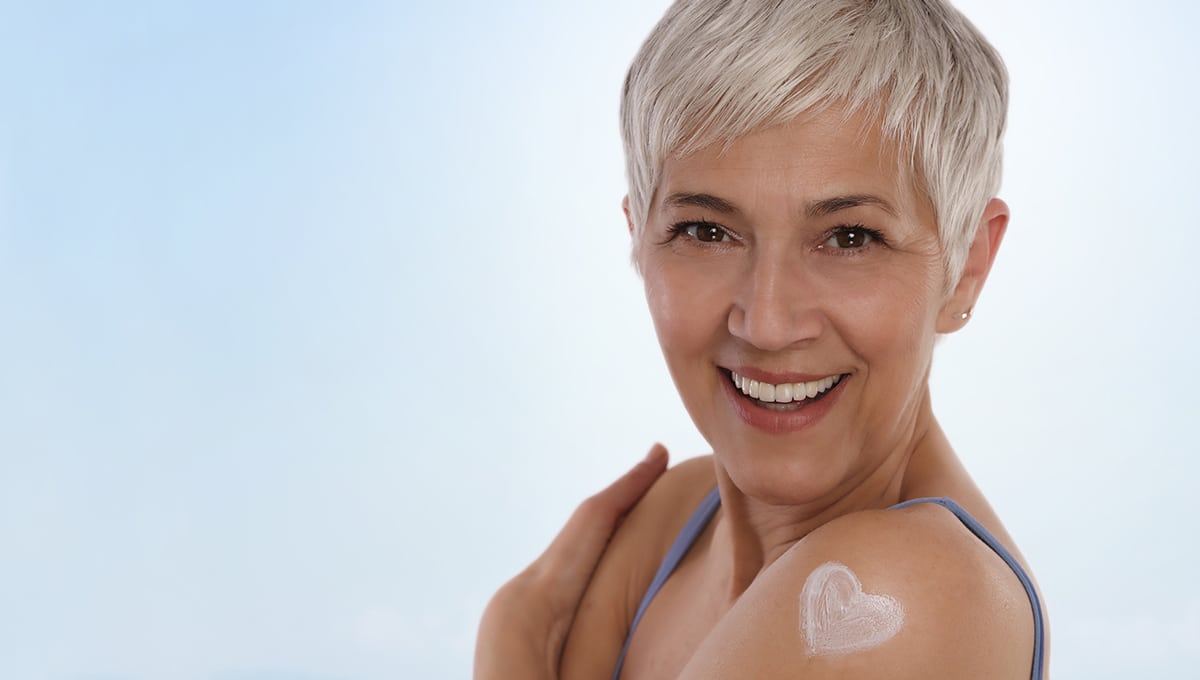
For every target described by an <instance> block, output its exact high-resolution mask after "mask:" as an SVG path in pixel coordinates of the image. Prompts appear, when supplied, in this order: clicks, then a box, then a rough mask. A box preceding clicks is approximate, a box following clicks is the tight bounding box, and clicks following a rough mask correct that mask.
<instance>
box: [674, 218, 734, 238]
mask: <svg viewBox="0 0 1200 680" xmlns="http://www.w3.org/2000/svg"><path fill="white" fill-rule="evenodd" d="M675 232H676V233H680V232H682V233H684V234H687V235H688V236H690V237H692V238H693V239H695V240H697V241H700V242H701V243H720V242H722V241H727V240H729V238H730V236H729V232H728V231H725V228H724V227H721V226H720V225H716V224H713V223H712V222H691V223H686V224H678V225H675Z"/></svg>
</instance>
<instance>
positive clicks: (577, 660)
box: [560, 110, 1033, 680]
mask: <svg viewBox="0 0 1200 680" xmlns="http://www.w3.org/2000/svg"><path fill="white" fill-rule="evenodd" d="M701 195H703V196H706V197H713V198H716V199H719V200H716V201H714V200H711V199H710V198H704V199H696V198H695V197H696V196H701ZM847 196H855V197H859V199H860V200H857V201H838V202H835V203H830V199H834V198H838V197H847ZM681 197H685V198H681ZM686 197H691V198H686ZM862 197H871V200H861V199H862ZM822 202H824V203H822ZM820 205H824V206H825V207H826V208H830V207H831V206H832V208H833V209H827V210H824V211H821V210H814V209H813V208H814V206H820ZM627 216H628V211H627ZM1007 222H1008V209H1007V206H1005V205H1004V203H1003V202H1001V201H999V200H995V199H993V200H992V201H991V202H989V203H988V205H987V207H986V208H985V210H984V212H983V214H982V215H981V217H980V221H979V227H978V231H977V235H976V237H975V239H974V241H973V243H972V245H971V249H970V253H969V255H968V261H967V265H966V268H965V270H964V272H963V275H962V277H961V279H960V280H959V281H958V282H956V285H954V286H950V285H948V282H947V281H946V280H945V278H944V271H943V269H942V258H941V250H940V244H939V241H938V237H937V231H936V226H935V220H934V214H933V209H932V207H931V206H930V205H929V203H928V201H927V200H926V199H925V198H924V197H923V196H922V195H921V194H920V193H919V192H918V191H916V190H915V189H914V188H913V187H912V186H911V185H910V184H908V183H906V182H904V181H902V180H901V175H900V173H899V172H897V162H896V158H895V156H894V154H893V153H892V151H891V148H890V146H889V145H888V144H886V143H884V141H883V140H882V139H881V138H880V136H879V135H878V132H877V129H876V126H874V125H873V124H872V123H871V121H868V120H863V119H861V118H853V117H851V118H850V119H849V120H846V119H845V117H844V116H842V113H841V112H840V111H837V110H830V111H826V112H824V113H822V114H818V115H815V116H813V117H811V118H809V119H805V120H799V121H795V122H793V123H790V124H788V125H784V126H779V127H775V128H770V129H766V130H762V131H759V132H757V133H754V134H751V135H748V136H746V137H744V138H741V139H738V140H735V141H734V142H733V143H731V144H730V145H728V146H727V147H725V148H708V149H703V150H701V151H699V152H698V153H696V154H693V155H691V156H688V157H686V158H672V159H669V160H668V161H667V163H666V164H665V165H664V168H663V174H662V183H661V184H660V186H659V187H658V189H657V191H656V194H655V198H654V201H653V202H652V206H651V210H650V214H649V218H648V221H647V223H646V224H645V225H643V228H641V229H638V230H635V229H634V228H633V225H632V224H631V225H630V231H631V233H636V234H637V235H636V237H635V238H637V243H636V252H637V258H638V264H639V268H640V270H641V272H642V273H643V276H644V279H645V288H646V297H647V301H648V303H649V306H650V311H651V315H652V317H653V320H654V324H655V329H656V331H657V333H658V338H659V341H660V344H661V345H662V349H663V354H664V357H665V358H666V361H667V365H668V368H669V369H670V372H671V375H672V377H673V379H674V381H675V384H676V386H677V388H678V390H679V393H680V395H681V397H682V399H683V402H684V404H685V406H686V407H687V409H688V412H689V413H690V415H691V416H692V419H693V421H694V422H695V423H696V425H697V427H698V428H699V429H700V431H701V432H702V433H703V435H704V436H705V438H706V439H707V440H708V441H709V442H710V443H711V444H712V446H713V450H714V453H713V455H712V456H711V457H704V458H701V459H695V460H690V461H687V462H686V463H685V464H683V465H680V466H678V467H676V468H674V469H672V470H670V471H668V472H667V474H666V475H664V477H663V478H662V479H661V480H660V481H659V482H658V483H657V484H656V485H655V487H654V488H653V489H651V490H650V492H649V493H648V494H647V495H646V497H645V498H644V499H643V501H642V503H641V504H639V506H638V507H637V508H635V509H634V510H633V512H632V513H631V514H630V515H629V517H628V519H627V521H626V523H625V524H624V525H623V526H622V528H621V530H619V531H618V532H617V533H616V535H615V536H614V538H613V541H612V543H611V544H610V546H609V548H608V550H607V551H606V552H605V553H604V556H603V558H602V559H601V561H600V564H599V565H598V567H597V569H596V571H595V574H594V576H593V577H592V579H591V582H590V583H589V585H588V588H587V591H586V592H585V594H584V596H583V600H582V603H581V605H580V608H579V610H578V611H579V614H578V616H577V617H576V619H575V622H574V624H573V626H572V629H571V632H570V634H569V636H568V639H567V642H566V645H565V647H564V654H563V656H562V659H561V664H560V671H561V677H562V678H570V679H574V678H608V677H611V674H612V671H613V668H614V666H615V663H616V656H617V654H618V652H619V650H620V646H621V644H622V642H623V640H624V636H625V634H626V632H627V631H628V629H629V624H630V621H631V620H632V618H633V612H634V611H635V610H636V607H637V604H638V601H639V600H640V598H641V596H642V593H643V592H644V591H645V588H646V587H647V585H648V584H649V581H650V579H651V578H652V576H653V572H654V570H655V569H656V568H657V566H658V563H659V562H660V560H661V559H662V556H663V555H664V554H665V552H666V550H667V547H668V546H669V544H670V542H671V541H672V540H673V538H674V536H675V535H676V533H677V532H678V531H679V529H680V527H681V526H682V525H683V523H684V522H685V521H686V519H687V517H688V516H689V515H690V514H691V512H692V510H693V509H694V508H695V507H696V504H697V503H698V502H699V500H700V499H701V498H702V497H703V495H704V494H705V493H706V492H707V491H708V490H709V489H711V488H712V486H713V485H716V486H717V487H719V489H720V493H721V497H722V506H721V508H720V510H718V512H717V514H716V516H715V517H714V519H713V521H711V522H710V523H709V525H708V526H707V528H706V530H705V532H704V533H703V534H702V535H701V536H700V538H699V539H698V540H697V541H696V543H695V544H694V545H693V548H692V550H691V551H690V552H689V553H688V555H687V557H686V558H685V559H684V561H683V562H682V563H681V565H680V566H679V568H678V569H677V570H676V572H675V573H674V574H673V575H672V577H671V578H670V579H669V580H668V581H667V583H666V585H665V586H664V588H663V589H662V590H661V591H660V593H659V595H658V596H657V597H656V598H655V600H654V602H653V604H652V605H651V607H650V609H649V610H648V612H647V614H646V616H645V618H644V619H643V620H642V623H641V624H640V626H639V628H638V631H637V634H636V635H635V636H634V638H633V641H632V644H631V646H630V650H629V655H628V657H627V660H626V665H625V670H624V672H623V675H622V677H623V678H626V679H629V678H633V679H637V678H673V677H677V678H741V677H756V678H776V677H778V678H785V677H786V678H795V677H805V678H818V679H819V678H834V677H838V678H842V677H847V678H860V679H863V680H865V679H868V678H907V677H912V678H917V677H920V678H937V677H972V678H997V679H999V678H1027V677H1029V670H1030V661H1031V654H1032V643H1033V640H1032V638H1033V626H1032V614H1031V612H1030V605H1029V602H1028V599H1027V598H1026V596H1025V593H1024V591H1023V589H1022V588H1021V586H1020V584H1019V582H1018V580H1017V578H1016V577H1015V575H1014V574H1013V573H1012V572H1011V570H1009V569H1008V568H1007V567H1006V566H1005V565H1004V564H1003V562H1002V561H1001V560H1000V558H999V557H998V556H996V555H995V554H994V553H993V552H992V551H991V550H990V549H989V548H987V547H986V546H985V545H984V544H983V543H982V542H980V541H979V540H978V539H976V538H975V537H973V536H972V535H970V533H969V532H968V531H967V530H966V529H965V528H964V527H963V526H962V525H961V523H959V521H958V520H957V519H956V518H955V517H953V516H952V515H951V514H950V513H948V512H946V511H945V510H943V509H940V508H936V507H932V506H915V507H912V508H907V509H904V510H899V511H891V510H885V508H887V507H889V506H891V505H893V504H896V503H898V502H901V501H904V500H908V499H912V498H917V497H923V496H949V497H951V498H954V499H955V500H956V501H958V502H959V503H960V504H961V505H962V506H964V507H965V508H966V509H967V510H968V511H969V512H971V513H972V514H973V515H974V516H975V517H976V518H978V519H979V520H980V521H981V522H982V523H983V524H984V525H985V526H987V527H988V529H989V530H990V531H992V532H993V533H994V534H995V535H996V536H997V538H998V539H999V540H1000V541H1001V542H1002V543H1004V544H1005V545H1006V546H1007V547H1008V548H1009V549H1010V550H1011V551H1013V552H1014V554H1016V555H1017V556H1018V559H1020V555H1019V553H1018V552H1017V551H1016V548H1015V545H1014V544H1013V541H1012V539H1011V538H1010V537H1009V536H1008V534H1007V533H1006V532H1005V531H1004V528H1003V526H1002V525H1001V524H1000V522H999V520H998V519H997V518H996V516H995V514H994V513H993V512H992V510H991V508H990V507H989V506H988V505H987V502H986V500H985V499H984V498H983V496H982V495H981V494H980V492H979V491H978V489H977V488H976V487H975V485H974V484H973V483H972V481H971V480H970V477H969V476H968V475H967V473H966V471H965V470H964V469H963V468H962V466H961V464H960V463H959V461H958V459H957V457H956V456H955V454H954V452H953V450H952V449H951V447H950V445H949V443H948V442H947V441H946V439H945V437H944V435H943V434H942V431H941V429H940V428H939V426H938V424H937V422H936V419H935V418H934V416H933V412H932V408H931V405H930V398H929V389H928V377H929V368H930V362H931V358H932V352H933V345H934V340H935V338H936V335H937V334H938V333H947V332H953V331H956V330H958V329H959V328H961V327H962V326H963V325H964V324H965V323H966V320H964V319H962V318H961V313H962V312H963V311H966V310H970V309H972V308H973V307H974V306H975V302H976V300H977V298H978V295H979V292H980V291H981V289H982V286H983V284H984V282H985V280H986V277H987V273H988V271H989V270H990V268H991V264H992V261H993V259H994V256H995V253H996V250H997V248H998V247H999V244H1000V241H1001V239H1002V237H1003V234H1004V230H1005V228H1006V226H1007ZM871 234H874V235H875V236H874V237H872V236H870V235H871ZM873 238H874V239H875V240H873ZM947 291H949V292H947ZM741 367H750V368H751V369H753V370H758V371H763V372H766V373H767V374H784V373H787V374H805V375H809V376H829V375H841V376H843V378H842V384H841V385H840V386H839V387H838V390H839V392H838V394H837V398H836V400H832V399H831V404H832V405H831V406H830V407H829V408H828V409H827V411H826V412H825V413H824V414H823V415H822V416H821V417H820V418H819V419H817V420H815V422H811V423H808V424H807V425H806V426H805V427H803V428H801V429H794V428H793V430H794V431H782V432H780V431H767V430H764V429H763V428H761V427H754V426H751V425H750V424H748V423H747V422H746V420H744V419H743V418H742V417H741V416H740V415H739V411H738V409H737V408H735V407H734V402H733V397H732V396H731V393H730V390H729V389H728V388H727V384H726V383H727V382H728V381H729V377H728V374H727V371H728V370H729V369H735V370H739V369H740V368H741ZM772 382H774V381H772ZM769 429H770V428H768V430H769ZM784 429H787V428H784ZM829 562H836V563H839V564H843V565H845V566H846V567H847V568H848V569H850V570H852V571H853V572H854V574H855V575H856V576H857V578H858V579H860V581H861V584H862V588H863V590H864V591H866V592H868V593H881V594H886V595H887V596H889V597H892V598H895V599H896V600H897V601H898V602H900V603H902V605H903V608H904V613H905V623H904V626H903V628H902V629H901V630H899V632H897V633H896V634H895V635H894V637H892V638H890V639H888V640H887V641H885V642H882V643H881V644H878V645H877V646H874V647H872V648H870V649H867V650H864V651H861V652H858V653H852V654H839V655H824V656H823V655H814V654H811V653H810V652H811V651H812V650H810V649H808V647H807V642H806V640H805V636H804V632H803V630H802V627H801V626H799V625H798V620H799V616H800V612H799V595H800V593H801V591H802V589H803V587H804V584H805V581H806V579H807V578H808V576H809V575H811V574H812V573H813V571H814V570H815V569H817V568H818V567H819V566H821V565H822V564H826V563H829ZM981 612H984V613H986V615H981Z"/></svg>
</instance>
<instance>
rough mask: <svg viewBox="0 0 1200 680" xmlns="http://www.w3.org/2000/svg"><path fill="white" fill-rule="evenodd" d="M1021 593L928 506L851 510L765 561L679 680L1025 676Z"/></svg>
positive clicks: (1028, 619) (1027, 659) (977, 543)
mask: <svg viewBox="0 0 1200 680" xmlns="http://www.w3.org/2000/svg"><path fill="white" fill-rule="evenodd" d="M1033 643H1034V624H1033V616H1032V608H1031V605H1030V601H1029V599H1028V597H1027V595H1026V592H1025V589H1024V586H1023V585H1022V583H1021V582H1020V580H1019V579H1018V578H1017V576H1016V575H1015V573H1014V572H1013V570H1012V569H1011V568H1010V567H1009V566H1008V565H1007V564H1006V563H1005V562H1004V560H1003V559H1002V558H1001V557H1000V556H999V555H998V554H997V553H996V552H995V551H994V550H992V548H990V547H988V546H987V545H986V544H985V543H983V542H982V541H981V540H980V539H979V538H977V537H976V536H975V535H974V534H973V533H972V532H971V530H970V529H969V528H968V527H966V526H965V525H964V523H963V522H962V521H961V520H960V519H959V518H958V517H956V516H955V515H954V514H953V513H951V512H948V511H947V510H946V509H945V508H943V507H939V506H937V505H935V504H918V505H913V506H909V507H906V508H903V509H896V510H877V511H865V512H856V513H852V514H849V515H846V516H844V517H841V518H838V519H836V520H834V521H831V522H829V523H828V524H826V525H824V526H822V527H821V528H820V529H817V530H816V531H813V532H812V533H811V534H809V535H808V536H806V537H805V538H804V539H802V540H801V541H799V542H797V543H796V544H795V545H794V546H793V547H792V548H791V549H789V550H788V552H787V553H785V554H784V555H783V556H782V557H780V558H779V559H778V560H776V561H775V562H774V563H772V564H771V565H770V566H769V567H768V568H767V569H765V570H764V571H763V573H762V574H761V575H760V576H759V578H757V579H756V580H755V582H754V583H753V585H751V587H750V588H749V589H748V590H747V591H746V592H745V594H743V596H742V597H741V598H740V599H739V601H738V602H737V604H736V605H735V606H734V607H733V609H731V610H730V612H729V613H728V614H727V615H726V616H725V617H724V618H723V619H722V620H721V622H720V624H718V626H717V628H716V629H715V630H714V631H713V633H712V635H710V636H709V638H708V639H707V640H706V641H705V643H704V644H703V645H702V646H701V648H700V649H699V650H698V651H697V653H696V655H695V656H694V657H693V658H692V660H691V663H690V664H689V665H688V667H687V670H686V671H685V672H684V674H683V676H681V677H683V678H688V679H689V680H690V679H694V678H727V677H729V678H732V677H759V678H768V679H769V678H776V677H779V678H782V677H785V676H786V677H795V676H796V675H797V673H799V674H801V675H803V676H804V677H811V678H818V679H819V678H832V677H845V676H853V677H855V678H862V679H864V680H867V679H871V678H889V679H890V678H909V677H911V678H929V677H971V678H983V679H990V678H995V679H997V680H999V679H1002V678H1003V679H1014V678H1028V677H1030V669H1031V661H1032V658H1033Z"/></svg>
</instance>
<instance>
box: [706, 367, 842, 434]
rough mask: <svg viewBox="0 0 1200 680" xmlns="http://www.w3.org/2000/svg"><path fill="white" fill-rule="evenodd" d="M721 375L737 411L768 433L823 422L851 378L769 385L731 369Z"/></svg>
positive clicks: (814, 379) (838, 377)
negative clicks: (723, 376)
mask: <svg viewBox="0 0 1200 680" xmlns="http://www.w3.org/2000/svg"><path fill="white" fill-rule="evenodd" d="M721 372H722V373H723V374H724V375H725V379H724V380H723V382H724V384H725V392H726V394H727V395H728V396H729V399H730V401H731V402H732V406H733V409H734V412H735V413H737V415H738V417H739V418H740V419H741V420H742V421H743V422H744V423H746V424H747V425H750V426H751V427H753V428H755V429H757V430H761V431H763V432H766V433H768V434H785V433H788V432H796V431H799V430H804V429H807V428H809V427H811V426H813V425H815V424H816V423H818V422H820V421H821V419H822V418H824V416H825V415H826V414H827V413H829V411H830V410H831V409H832V408H833V406H834V404H836V403H837V401H838V396H839V395H840V394H841V393H842V392H844V391H845V389H844V388H845V385H846V383H847V382H849V380H848V378H849V377H850V374H848V373H839V374H835V375H828V376H825V377H816V376H807V375H806V376H799V375H797V376H795V377H796V378H801V377H803V378H805V379H803V380H799V381H797V382H779V383H769V382H766V381H762V380H753V379H751V378H749V377H747V376H745V375H742V374H740V373H737V372H735V371H733V370H730V369H724V368H722V369H721ZM762 377H765V376H762ZM789 377H791V376H789Z"/></svg>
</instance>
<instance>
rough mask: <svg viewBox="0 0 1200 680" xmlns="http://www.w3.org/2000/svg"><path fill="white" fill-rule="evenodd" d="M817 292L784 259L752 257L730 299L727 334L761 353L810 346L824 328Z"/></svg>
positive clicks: (807, 277) (805, 278)
mask: <svg viewBox="0 0 1200 680" xmlns="http://www.w3.org/2000/svg"><path fill="white" fill-rule="evenodd" d="M817 289H818V287H817V286H816V285H814V282H813V281H812V280H811V277H810V276H806V275H805V273H804V272H803V271H801V267H800V266H798V265H797V263H795V262H791V261H790V260H789V259H788V258H784V257H768V256H763V257H756V258H754V259H753V262H752V263H749V264H748V269H747V271H746V272H745V274H744V275H743V277H742V282H741V284H740V285H739V289H738V292H737V295H735V297H734V302H733V307H732V309H730V312H729V332H730V333H732V334H733V335H734V337H737V338H739V339H741V340H744V341H745V342H747V343H749V344H750V345H753V346H754V347H756V348H758V349H760V350H763V351H764V352H777V351H781V350H784V349H787V348H789V347H793V346H795V345H802V344H805V343H811V342H812V341H814V340H816V339H817V338H818V337H819V336H820V335H821V330H822V328H823V327H824V325H825V318H824V315H823V314H822V313H821V311H820V305H819V299H818V298H819V296H818V294H817Z"/></svg>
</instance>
